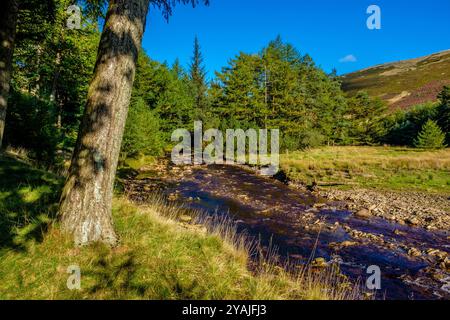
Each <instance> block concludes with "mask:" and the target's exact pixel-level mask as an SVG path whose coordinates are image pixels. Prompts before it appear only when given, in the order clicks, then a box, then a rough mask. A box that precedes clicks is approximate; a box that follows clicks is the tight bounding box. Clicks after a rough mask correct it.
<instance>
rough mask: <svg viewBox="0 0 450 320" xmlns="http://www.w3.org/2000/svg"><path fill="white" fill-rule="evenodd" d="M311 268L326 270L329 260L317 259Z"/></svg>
mask: <svg viewBox="0 0 450 320" xmlns="http://www.w3.org/2000/svg"><path fill="white" fill-rule="evenodd" d="M311 266H312V267H313V268H326V267H327V266H328V264H327V260H325V258H316V259H314V261H313V262H312V263H311Z"/></svg>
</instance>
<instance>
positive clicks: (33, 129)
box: [5, 92, 61, 164]
mask: <svg viewBox="0 0 450 320" xmlns="http://www.w3.org/2000/svg"><path fill="white" fill-rule="evenodd" d="M7 112H8V113H7V116H6V117H7V118H6V128H5V142H6V143H5V145H9V146H12V147H16V148H25V149H27V150H28V151H29V152H30V156H31V157H32V158H33V159H35V160H37V161H39V162H42V163H46V164H54V163H55V161H56V159H55V154H56V149H57V145H58V142H59V141H60V140H61V139H60V138H61V136H60V134H59V133H58V129H57V127H56V121H57V119H56V112H55V106H54V105H53V104H51V103H49V102H47V101H45V100H41V99H39V98H37V97H34V96H32V95H28V94H23V93H19V92H12V93H11V96H10V99H9V106H8V110H7Z"/></svg>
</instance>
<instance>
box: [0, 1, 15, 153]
mask: <svg viewBox="0 0 450 320" xmlns="http://www.w3.org/2000/svg"><path fill="white" fill-rule="evenodd" d="M18 7H19V5H18V1H17V0H4V1H2V8H3V9H2V10H0V148H1V147H2V142H3V132H4V130H5V119H6V108H7V107H8V96H9V86H10V81H11V72H12V59H13V53H14V42H15V38H16V25H17V15H18V11H19V8H18Z"/></svg>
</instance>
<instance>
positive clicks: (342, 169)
mask: <svg viewBox="0 0 450 320" xmlns="http://www.w3.org/2000/svg"><path fill="white" fill-rule="evenodd" d="M281 167H282V169H283V170H284V171H285V172H286V173H287V174H288V176H289V177H290V178H291V179H293V180H296V181H300V182H304V183H308V184H311V183H313V182H314V181H315V182H316V183H317V184H319V186H323V187H326V186H332V187H333V188H340V189H349V188H351V187H362V188H377V189H385V190H397V191H425V192H433V193H449V192H450V149H445V150H438V151H423V150H418V149H411V148H398V147H324V148H318V149H313V150H308V151H304V152H294V153H290V154H284V155H282V157H281Z"/></svg>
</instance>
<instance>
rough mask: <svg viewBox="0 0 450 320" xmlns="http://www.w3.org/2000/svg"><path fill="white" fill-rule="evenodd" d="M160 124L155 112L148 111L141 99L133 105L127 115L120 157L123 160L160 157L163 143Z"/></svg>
mask: <svg viewBox="0 0 450 320" xmlns="http://www.w3.org/2000/svg"><path fill="white" fill-rule="evenodd" d="M160 123H161V120H160V119H159V117H158V115H157V114H156V112H154V111H152V110H150V108H149V107H148V106H147V105H146V104H145V102H144V100H143V99H138V100H137V101H136V102H135V103H133V104H132V105H131V106H130V111H129V113H128V119H127V123H126V127H125V133H124V137H123V141H122V150H121V157H122V158H123V159H124V158H127V157H136V156H137V155H139V154H144V155H153V156H158V155H161V152H162V149H163V146H164V143H163V138H162V133H161V130H160Z"/></svg>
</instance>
